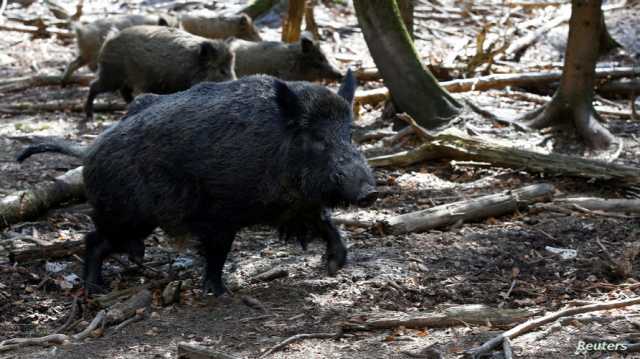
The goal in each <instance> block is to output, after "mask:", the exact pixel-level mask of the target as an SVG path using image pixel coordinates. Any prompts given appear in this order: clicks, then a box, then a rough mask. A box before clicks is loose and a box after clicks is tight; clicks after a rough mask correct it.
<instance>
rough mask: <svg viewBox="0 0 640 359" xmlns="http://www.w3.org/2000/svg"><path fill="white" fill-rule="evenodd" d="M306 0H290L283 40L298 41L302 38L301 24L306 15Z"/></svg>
mask: <svg viewBox="0 0 640 359" xmlns="http://www.w3.org/2000/svg"><path fill="white" fill-rule="evenodd" d="M304 9H305V0H289V10H288V11H287V17H286V18H285V19H284V22H283V24H282V41H283V42H296V41H298V40H300V25H302V18H303V17H304Z"/></svg>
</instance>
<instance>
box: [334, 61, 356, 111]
mask: <svg viewBox="0 0 640 359" xmlns="http://www.w3.org/2000/svg"><path fill="white" fill-rule="evenodd" d="M356 87H358V82H357V81H356V77H355V76H354V75H353V71H351V69H349V70H347V74H346V75H345V76H344V79H343V80H342V83H341V84H340V89H339V90H338V95H340V97H342V98H343V99H345V100H346V101H347V102H348V103H350V104H353V97H354V96H355V93H356Z"/></svg>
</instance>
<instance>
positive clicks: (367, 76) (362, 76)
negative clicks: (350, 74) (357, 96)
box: [354, 68, 382, 82]
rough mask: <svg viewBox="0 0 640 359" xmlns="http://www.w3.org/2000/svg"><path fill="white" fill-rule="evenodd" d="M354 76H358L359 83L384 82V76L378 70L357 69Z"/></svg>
mask: <svg viewBox="0 0 640 359" xmlns="http://www.w3.org/2000/svg"><path fill="white" fill-rule="evenodd" d="M354 74H355V75H356V79H358V81H363V82H366V81H380V80H382V75H380V72H379V71H378V69H376V68H361V69H357V70H356V71H355V72H354Z"/></svg>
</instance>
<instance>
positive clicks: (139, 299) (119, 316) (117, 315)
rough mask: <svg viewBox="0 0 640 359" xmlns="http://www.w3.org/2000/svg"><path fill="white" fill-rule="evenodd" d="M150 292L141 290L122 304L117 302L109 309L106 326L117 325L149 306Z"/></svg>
mask: <svg viewBox="0 0 640 359" xmlns="http://www.w3.org/2000/svg"><path fill="white" fill-rule="evenodd" d="M151 299H152V298H151V292H150V291H149V290H148V289H146V288H145V289H142V290H141V291H139V292H138V293H136V294H134V295H133V296H131V297H130V298H129V299H127V300H125V301H124V302H119V303H116V304H114V305H113V306H112V307H110V308H109V309H108V311H107V316H106V318H105V320H106V322H107V325H113V324H118V323H120V322H124V321H125V320H127V319H129V318H131V317H133V316H134V315H136V313H137V312H138V311H139V310H141V309H146V308H148V307H149V306H150V305H151Z"/></svg>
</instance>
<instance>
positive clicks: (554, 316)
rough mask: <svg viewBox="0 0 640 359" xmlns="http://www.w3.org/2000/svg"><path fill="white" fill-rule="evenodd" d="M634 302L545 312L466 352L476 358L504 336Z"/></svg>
mask: <svg viewBox="0 0 640 359" xmlns="http://www.w3.org/2000/svg"><path fill="white" fill-rule="evenodd" d="M635 304H640V297H636V298H632V299H625V300H616V301H611V302H604V303H597V304H592V305H585V306H582V307H573V308H568V309H563V310H560V311H557V312H553V313H550V314H547V315H545V316H543V317H540V318H536V319H532V320H528V321H526V322H524V323H522V324H519V325H516V326H515V327H513V328H511V329H509V330H507V331H506V332H504V333H501V334H500V335H498V336H496V337H494V338H492V339H491V340H489V341H487V342H485V343H484V344H482V345H481V346H479V347H477V348H474V349H471V350H468V351H467V353H468V354H470V355H471V356H472V357H473V358H478V357H480V356H482V355H484V354H486V353H488V352H489V351H491V350H492V349H493V348H495V347H497V346H498V345H500V344H501V343H502V342H503V341H504V339H505V338H508V339H513V338H516V337H518V336H520V335H522V334H525V333H528V332H530V331H532V330H534V329H536V328H539V327H540V326H543V325H545V324H548V323H551V322H554V321H556V320H558V319H559V318H562V317H566V316H570V315H576V314H581V313H588V312H594V311H598V310H609V309H615V308H623V307H627V306H630V305H635Z"/></svg>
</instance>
